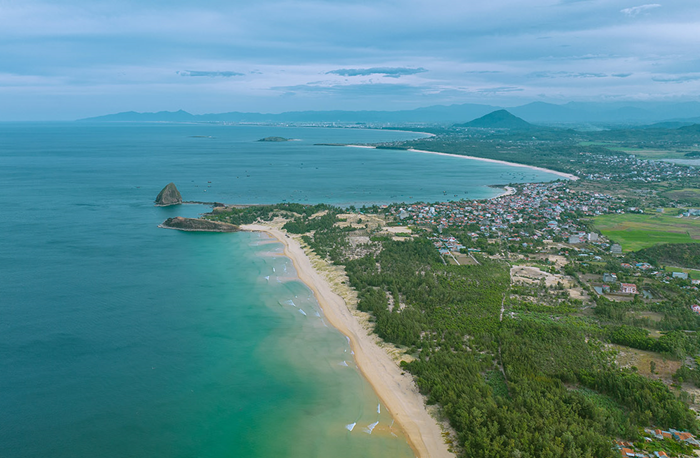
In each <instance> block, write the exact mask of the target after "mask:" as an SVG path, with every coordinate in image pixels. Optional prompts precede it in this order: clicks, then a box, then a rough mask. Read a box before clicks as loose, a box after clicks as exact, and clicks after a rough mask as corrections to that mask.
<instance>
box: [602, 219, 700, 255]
mask: <svg viewBox="0 0 700 458" xmlns="http://www.w3.org/2000/svg"><path fill="white" fill-rule="evenodd" d="M593 223H594V225H595V228H596V229H598V230H599V231H600V232H601V233H602V234H603V235H605V236H606V237H608V238H609V239H610V240H612V241H614V242H616V243H619V244H620V245H622V249H623V250H624V251H637V250H641V249H642V248H647V247H650V246H653V245H658V244H660V243H691V242H700V220H696V219H691V218H676V217H674V216H669V215H664V214H658V215H638V214H625V215H602V216H598V217H596V218H595V219H594V220H593Z"/></svg>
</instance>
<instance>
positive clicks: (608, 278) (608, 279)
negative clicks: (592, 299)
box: [603, 272, 617, 283]
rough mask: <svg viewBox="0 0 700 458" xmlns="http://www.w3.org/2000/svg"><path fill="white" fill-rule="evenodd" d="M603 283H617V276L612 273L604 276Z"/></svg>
mask: <svg viewBox="0 0 700 458" xmlns="http://www.w3.org/2000/svg"><path fill="white" fill-rule="evenodd" d="M603 283H617V275H616V274H611V273H607V272H606V273H604V274H603Z"/></svg>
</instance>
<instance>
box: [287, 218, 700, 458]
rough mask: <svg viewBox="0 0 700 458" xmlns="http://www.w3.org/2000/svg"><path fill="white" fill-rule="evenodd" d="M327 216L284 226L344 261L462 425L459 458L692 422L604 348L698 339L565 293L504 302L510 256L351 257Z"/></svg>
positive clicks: (565, 451)
mask: <svg viewBox="0 0 700 458" xmlns="http://www.w3.org/2000/svg"><path fill="white" fill-rule="evenodd" d="M331 214H332V212H331V213H328V214H327V215H331ZM327 218H329V219H328V221H327V222H326V223H323V224H322V223H321V221H320V219H321V218H318V219H319V221H318V222H316V223H312V222H311V221H309V220H308V216H300V217H298V218H297V219H296V220H295V221H294V222H293V223H292V224H290V227H291V228H293V229H297V228H298V229H299V230H302V229H304V228H312V230H313V234H312V233H309V234H307V235H306V236H305V237H304V240H305V241H306V242H307V243H309V245H310V246H311V247H312V248H313V249H314V250H316V251H317V253H319V254H320V255H322V256H324V257H326V258H327V259H328V260H330V261H331V262H334V263H336V264H342V265H344V266H345V269H346V272H347V275H348V278H349V281H350V285H351V286H352V287H353V288H355V289H356V290H357V291H358V298H359V303H358V307H359V309H360V310H363V311H367V312H369V313H370V314H371V316H372V318H373V320H374V325H375V332H376V333H377V334H378V335H379V336H380V337H381V338H383V339H384V340H386V341H388V342H391V343H394V344H397V345H399V346H402V347H404V348H405V349H406V351H407V352H408V353H410V354H412V355H413V356H414V357H415V360H413V361H412V362H410V363H403V365H404V367H405V368H406V369H407V370H408V371H410V372H411V373H412V374H413V375H414V376H415V378H416V382H417V384H418V386H419V388H420V390H421V391H422V392H423V393H424V394H425V395H426V396H427V398H428V402H429V403H432V404H437V405H439V406H440V408H441V410H442V412H443V414H444V415H445V417H446V418H447V419H448V420H449V422H450V424H451V426H452V427H453V428H454V429H455V431H457V436H458V437H457V441H458V444H459V446H460V449H461V450H463V452H462V454H463V456H474V457H512V456H523V457H524V456H531V457H541V456H550V457H565V456H566V457H569V456H580V457H586V456H587V457H606V456H610V457H612V456H615V455H616V452H614V451H613V449H612V439H613V438H617V437H623V438H628V439H632V440H634V439H636V438H637V437H638V434H639V427H641V426H648V425H661V426H663V427H675V428H678V429H686V430H691V431H695V430H696V429H697V425H696V423H695V418H694V415H693V414H692V413H691V412H690V411H689V410H688V408H687V406H686V404H685V403H684V402H682V401H681V400H679V399H677V398H676V396H675V395H674V394H673V393H671V392H670V391H669V389H668V388H667V387H666V385H664V384H662V383H659V382H655V381H651V380H649V379H647V378H644V377H642V376H640V375H637V374H635V373H634V372H631V371H629V370H627V371H623V370H620V369H618V368H617V367H616V365H615V364H614V362H613V360H612V359H611V355H610V353H609V352H607V351H606V350H604V347H603V345H602V342H603V341H606V340H608V341H617V342H623V341H624V343H625V344H627V345H631V346H636V347H639V348H650V349H654V350H657V351H663V352H665V353H668V354H669V355H673V354H679V355H680V354H689V353H690V352H693V351H696V341H695V339H694V338H691V337H688V336H686V335H685V334H684V333H682V332H671V333H669V334H667V335H666V336H663V337H662V338H660V339H651V338H650V337H649V336H648V335H647V333H644V334H639V333H638V332H637V331H636V329H637V328H632V327H630V326H622V325H619V324H611V325H607V326H600V325H598V324H597V323H596V322H595V321H591V320H586V319H582V318H578V317H575V316H572V315H571V313H572V312H573V311H575V310H576V307H575V305H574V303H572V302H570V301H568V300H566V299H564V300H562V302H561V303H560V305H559V306H557V307H556V308H552V307H548V306H542V305H536V304H531V303H530V304H529V303H527V302H524V301H518V300H513V299H509V297H510V295H511V291H510V278H509V266H508V264H507V263H506V262H505V261H497V260H491V259H489V258H486V257H479V261H480V265H470V266H453V265H446V264H444V263H443V262H442V261H441V259H440V257H439V255H438V253H437V250H436V249H435V247H434V246H433V245H432V243H431V242H430V241H428V240H427V239H426V238H424V237H418V238H416V239H413V240H409V241H400V242H399V241H393V240H391V239H389V238H387V237H373V239H372V241H371V242H370V244H371V245H372V249H370V250H368V253H367V254H365V255H364V256H361V257H351V256H348V254H347V253H348V250H347V242H346V239H345V237H346V235H348V229H347V228H346V229H340V228H338V227H335V226H332V225H329V224H327V223H330V221H331V220H330V216H327ZM297 225H298V226H297ZM521 289H522V287H521ZM520 293H522V294H529V292H528V291H526V290H523V291H520ZM502 304H505V307H506V313H505V314H504V317H503V320H502V321H501V320H500V319H499V317H500V311H501V306H502ZM510 311H512V315H511V313H509V312H510ZM611 315H613V316H619V317H620V318H624V317H625V315H626V312H623V313H621V314H619V315H618V314H614V313H613V314H611ZM601 317H602V318H604V319H606V320H608V321H611V322H612V323H615V320H614V319H612V318H609V317H605V316H602V315H601ZM681 375H682V374H681Z"/></svg>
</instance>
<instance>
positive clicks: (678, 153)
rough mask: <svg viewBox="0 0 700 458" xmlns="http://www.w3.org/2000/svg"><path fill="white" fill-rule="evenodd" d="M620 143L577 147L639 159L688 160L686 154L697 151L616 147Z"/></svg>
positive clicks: (688, 149) (595, 143)
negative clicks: (591, 147) (622, 154)
mask: <svg viewBox="0 0 700 458" xmlns="http://www.w3.org/2000/svg"><path fill="white" fill-rule="evenodd" d="M619 144H620V142H605V141H600V142H579V146H602V147H603V148H606V149H609V150H610V151H615V152H619V153H625V154H634V155H635V156H637V157H639V158H640V159H688V157H687V156H686V154H687V153H690V152H692V151H697V149H696V148H684V149H682V150H678V149H663V148H656V149H651V148H632V147H626V146H618V145H619Z"/></svg>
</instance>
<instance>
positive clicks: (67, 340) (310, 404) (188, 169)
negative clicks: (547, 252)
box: [0, 123, 556, 458]
mask: <svg viewBox="0 0 700 458" xmlns="http://www.w3.org/2000/svg"><path fill="white" fill-rule="evenodd" d="M273 135H278V136H285V137H293V138H299V139H301V141H298V142H288V143H274V144H273V143H259V142H256V141H255V140H257V139H259V138H262V137H266V136H273ZM194 136H205V138H201V137H196V138H195V137H194ZM417 136H418V135H417V134H410V133H401V132H379V131H363V130H341V129H291V128H289V129H286V128H271V127H231V126H216V125H169V124H153V125H128V124H124V125H102V124H80V123H62V124H58V123H55V124H29V123H26V124H25V123H16V124H11V123H5V124H0V208H2V218H0V234H2V243H0V294H1V295H2V299H1V300H0V393H2V395H1V396H0V425H2V427H1V428H0V456H2V457H10V458H17V457H34V456H53V457H83V456H84V457H88V456H90V457H94V456H100V457H115V458H116V457H125V456H130V457H153V456H168V457H193V456H202V457H239V456H246V457H278V456H285V457H300V458H301V457H314V456H315V457H331V456H332V457H340V458H343V457H357V456H363V457H377V458H379V457H388V456H392V457H409V456H412V452H411V450H410V448H409V447H408V445H407V443H406V441H405V440H404V438H403V437H402V434H401V431H399V430H398V429H397V428H396V427H392V428H390V425H391V424H392V420H391V417H390V415H389V414H388V413H387V412H386V409H383V408H381V407H380V408H379V409H378V406H377V404H378V402H379V401H378V399H377V397H376V395H375V394H374V393H373V391H372V390H371V387H370V386H369V385H368V383H367V382H366V381H365V380H364V379H363V378H362V377H361V375H360V373H359V372H358V370H357V368H356V366H355V364H354V361H353V358H352V355H349V351H350V350H349V347H348V344H347V340H346V338H345V337H344V336H343V335H342V334H340V333H339V332H338V331H336V330H335V329H333V328H331V327H329V326H328V324H327V322H326V321H325V320H324V318H323V314H322V312H321V310H320V309H319V307H318V304H317V303H316V302H315V300H314V299H313V298H312V297H311V294H310V292H309V290H308V288H306V287H305V286H304V285H303V284H302V283H300V282H298V281H296V280H295V279H294V278H295V277H294V276H295V272H294V268H293V266H292V265H291V262H290V261H289V260H288V259H286V258H284V257H282V256H279V253H280V252H281V245H280V244H278V243H270V240H269V239H267V237H266V236H264V235H261V234H250V233H236V234H208V233H183V232H178V231H170V230H163V229H158V228H157V225H158V224H159V223H160V222H162V221H163V220H164V219H166V218H167V217H170V216H175V215H182V216H196V215H197V214H198V213H200V212H202V211H206V207H203V206H199V205H187V206H179V207H169V208H156V207H154V206H153V203H152V201H153V198H154V197H155V195H156V194H157V193H158V191H159V190H160V188H161V187H162V186H163V185H165V184H166V183H168V182H169V181H174V182H175V183H176V184H177V185H178V187H179V188H180V191H181V192H182V194H183V196H184V198H185V199H188V200H206V201H209V200H217V201H223V202H227V203H262V202H270V203H271V202H277V201H281V200H285V199H286V200H287V201H302V202H309V203H314V202H320V201H323V202H330V203H348V204H349V203H354V204H358V203H359V204H362V203H373V202H387V201H392V200H404V199H405V198H406V196H411V197H413V199H414V200H419V199H420V200H437V199H440V198H441V196H443V197H442V198H444V196H445V195H446V194H459V192H462V194H463V195H467V196H468V197H476V196H479V197H487V196H490V195H493V194H494V192H495V191H494V190H493V189H490V188H486V187H484V185H486V184H492V183H503V182H511V181H517V179H523V180H533V179H537V180H548V179H556V177H555V176H553V175H550V174H547V173H543V172H530V171H527V170H525V169H514V168H511V167H507V166H502V165H495V164H487V163H476V162H474V161H468V160H463V159H455V158H448V157H439V156H433V155H424V154H420V153H407V152H395V151H380V150H367V149H355V148H338V147H335V148H334V147H315V146H312V145H313V144H314V143H325V142H334V143H335V142H373V141H389V140H394V139H402V138H415V137H417ZM208 137H213V138H208ZM506 178H507V179H506ZM209 181H211V183H209ZM465 192H466V193H467V194H464V193H465ZM266 277H268V278H266ZM301 310H303V311H304V313H303V314H302V313H301ZM378 411H379V412H381V413H378ZM377 421H378V422H379V423H378V424H377V425H376V426H374V427H372V425H373V424H374V423H375V422H377ZM353 423H356V425H355V426H354V427H353V428H352V431H350V428H349V427H348V426H349V425H352V424H353ZM369 432H371V434H369ZM394 434H395V435H396V436H394Z"/></svg>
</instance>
